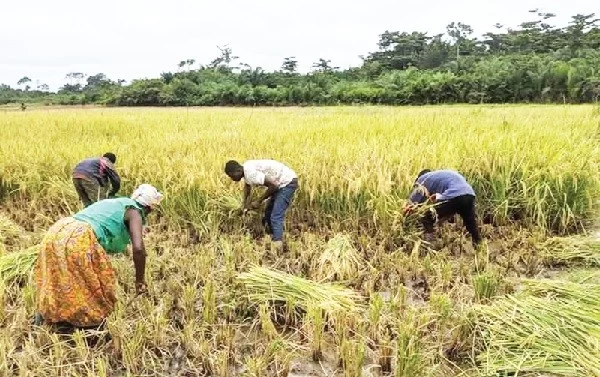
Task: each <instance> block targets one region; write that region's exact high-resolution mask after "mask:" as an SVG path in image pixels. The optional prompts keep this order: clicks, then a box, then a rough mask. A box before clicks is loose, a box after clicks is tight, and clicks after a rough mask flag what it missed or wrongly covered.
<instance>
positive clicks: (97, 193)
mask: <svg viewBox="0 0 600 377" xmlns="http://www.w3.org/2000/svg"><path fill="white" fill-rule="evenodd" d="M73 186H75V191H77V195H78V196H79V200H81V203H83V206H84V207H88V206H90V205H91V204H93V203H96V202H97V201H100V200H102V199H106V198H107V197H108V187H102V186H100V184H99V183H98V182H96V181H94V180H89V179H84V178H73Z"/></svg>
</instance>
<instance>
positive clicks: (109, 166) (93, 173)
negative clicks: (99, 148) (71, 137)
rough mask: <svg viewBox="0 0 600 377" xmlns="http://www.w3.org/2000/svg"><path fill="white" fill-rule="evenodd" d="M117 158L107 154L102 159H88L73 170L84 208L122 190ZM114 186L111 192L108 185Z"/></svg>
mask: <svg viewBox="0 0 600 377" xmlns="http://www.w3.org/2000/svg"><path fill="white" fill-rule="evenodd" d="M116 162H117V156H115V155H114V154H113V153H110V152H109V153H105V154H104V155H103V156H102V157H100V158H86V159H85V160H83V161H81V162H79V163H78V164H77V166H75V169H73V185H74V186H75V190H76V191H77V195H78V196H79V200H81V202H82V203H83V205H84V207H87V206H89V205H91V204H92V203H95V202H97V201H99V200H102V199H106V198H107V197H111V196H114V195H115V194H116V193H117V192H118V191H119V189H120V188H121V178H120V177H119V174H118V173H117V170H116V168H115V163H116ZM109 181H110V184H111V186H112V190H111V191H110V192H109V191H108V189H109V187H108V184H109Z"/></svg>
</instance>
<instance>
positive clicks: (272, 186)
mask: <svg viewBox="0 0 600 377" xmlns="http://www.w3.org/2000/svg"><path fill="white" fill-rule="evenodd" d="M265 186H266V187H267V191H265V193H264V194H263V195H262V196H261V197H260V199H259V200H258V202H259V203H262V202H264V201H265V200H267V199H269V198H270V197H271V196H273V194H275V193H276V192H277V191H279V187H277V185H275V184H274V183H273V182H271V181H269V180H267V179H265Z"/></svg>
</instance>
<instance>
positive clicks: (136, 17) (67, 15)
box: [0, 0, 600, 90]
mask: <svg viewBox="0 0 600 377" xmlns="http://www.w3.org/2000/svg"><path fill="white" fill-rule="evenodd" d="M530 9H540V10H541V11H545V12H552V13H556V14H557V18H555V19H553V22H552V24H554V25H565V24H566V23H567V22H568V20H569V19H570V17H571V16H572V15H575V14H577V13H585V14H587V13H593V12H595V13H596V14H600V3H599V2H598V0H571V1H567V0H503V1H498V0H488V1H485V0H429V1H410V2H409V1H403V0H366V1H362V2H358V1H355V0H354V1H353V0H351V1H348V0H345V1H343V0H303V1H289V0H254V1H251V0H213V1H201V0H196V1H193V0H168V1H164V0H163V1H159V0H103V1H97V0H87V1H81V0H53V1H48V0H19V1H8V0H5V1H3V4H2V5H1V6H0V83H4V84H8V85H11V86H12V87H16V86H17V85H16V83H17V81H18V80H19V79H20V78H21V77H23V76H28V77H29V78H31V79H32V83H33V85H32V86H33V87H35V86H36V84H43V83H46V84H48V85H49V86H50V88H51V89H52V90H56V89H58V88H59V87H60V86H62V85H64V84H65V83H67V82H68V81H67V80H66V79H65V75H66V74H67V73H69V72H83V73H86V74H89V75H93V74H96V73H99V72H102V73H105V74H106V75H107V76H108V77H109V78H111V79H113V80H117V79H125V80H127V81H128V82H129V81H130V80H131V79H134V78H144V77H148V78H151V77H158V76H159V75H160V73H161V72H165V71H176V70H177V64H178V62H179V61H181V60H184V59H195V60H196V62H197V63H196V64H201V63H204V64H206V63H209V62H210V61H211V60H212V59H214V58H215V57H217V56H218V55H219V50H218V48H217V46H225V45H228V46H229V47H230V48H231V49H232V50H233V53H234V55H236V56H239V57H240V60H239V61H240V62H243V63H247V64H249V65H251V66H252V67H257V66H258V67H262V68H263V69H266V70H269V71H270V70H277V69H279V68H280V67H281V63H282V61H283V59H284V58H285V57H289V56H295V57H296V59H297V60H298V65H299V70H300V71H302V72H306V71H309V70H310V68H311V65H312V64H313V63H314V62H315V61H317V60H318V59H319V58H326V59H330V60H331V63H332V65H333V66H337V67H340V68H348V67H351V66H359V65H360V64H361V59H360V57H359V56H360V55H367V54H368V53H369V52H372V51H376V50H377V42H378V37H379V34H381V33H382V32H384V31H386V30H390V31H396V30H397V31H414V30H418V31H426V32H429V33H430V35H433V34H437V33H442V32H444V31H445V27H446V25H447V24H449V23H450V22H452V21H460V22H463V23H467V24H469V25H471V26H472V27H473V29H474V31H475V35H481V34H483V33H485V32H487V31H491V30H493V25H494V24H496V23H497V22H499V23H501V24H503V25H505V26H507V27H516V26H517V25H518V24H519V23H521V22H523V21H527V20H530V19H531V15H530V14H529V13H528V12H527V11H528V10H530Z"/></svg>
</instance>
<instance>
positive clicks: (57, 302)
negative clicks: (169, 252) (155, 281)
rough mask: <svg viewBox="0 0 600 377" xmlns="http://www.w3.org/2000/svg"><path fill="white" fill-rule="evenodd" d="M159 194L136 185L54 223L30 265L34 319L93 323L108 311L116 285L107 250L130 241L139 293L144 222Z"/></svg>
mask: <svg viewBox="0 0 600 377" xmlns="http://www.w3.org/2000/svg"><path fill="white" fill-rule="evenodd" d="M162 197H163V195H162V194H161V193H159V192H158V190H157V189H156V188H154V187H152V186H151V185H148V184H143V185H140V186H139V187H138V188H137V189H136V190H135V192H134V193H133V195H132V196H131V198H115V199H105V200H101V201H99V202H96V203H94V204H92V205H90V206H89V207H86V208H85V209H84V210H82V211H80V212H78V213H76V214H75V215H73V216H72V217H67V218H63V219H61V220H59V221H58V222H56V223H55V224H54V225H53V226H52V227H51V228H50V229H49V230H48V232H47V233H46V235H45V237H44V239H43V241H42V244H41V246H40V251H39V256H38V258H37V261H36V266H35V287H36V301H37V311H38V315H36V323H38V324H39V323H41V322H46V323H49V324H57V325H69V326H74V327H97V326H99V325H101V324H102V323H103V322H104V320H105V319H106V318H107V317H108V316H109V315H110V313H112V311H113V309H114V306H115V303H116V296H115V288H116V284H117V280H116V275H115V271H114V269H113V268H112V266H111V263H110V260H109V258H108V255H109V254H119V253H123V252H125V250H126V249H127V246H128V245H129V244H131V246H132V251H133V262H134V266H135V281H136V284H135V287H136V292H137V293H138V294H140V293H144V292H145V291H146V282H145V278H144V276H145V269H146V251H145V246H144V240H143V226H144V225H145V223H146V217H147V216H148V214H149V213H150V212H151V211H152V209H153V208H154V207H155V206H156V205H158V204H159V202H160V201H161V200H162Z"/></svg>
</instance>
